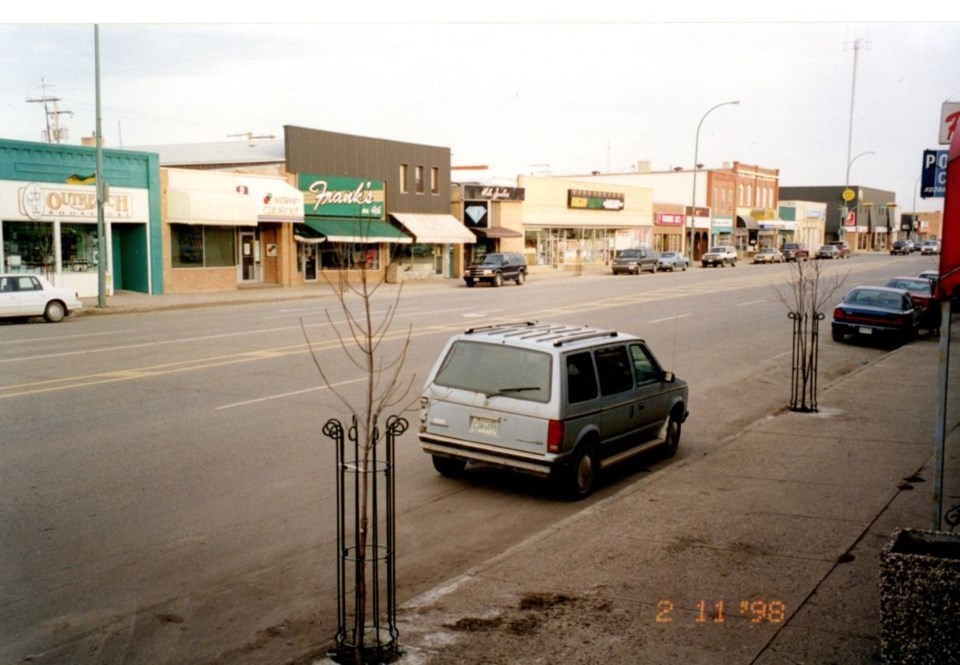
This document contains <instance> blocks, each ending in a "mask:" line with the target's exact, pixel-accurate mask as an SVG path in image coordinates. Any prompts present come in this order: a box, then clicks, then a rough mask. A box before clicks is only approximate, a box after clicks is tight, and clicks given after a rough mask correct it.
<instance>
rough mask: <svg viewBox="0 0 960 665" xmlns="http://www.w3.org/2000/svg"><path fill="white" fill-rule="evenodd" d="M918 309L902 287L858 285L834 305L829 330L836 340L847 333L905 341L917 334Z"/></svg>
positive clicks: (840, 339)
mask: <svg viewBox="0 0 960 665" xmlns="http://www.w3.org/2000/svg"><path fill="white" fill-rule="evenodd" d="M920 313H921V312H920V309H919V308H918V307H917V306H916V305H915V304H914V302H913V298H911V297H910V294H909V293H908V292H907V291H905V290H903V289H892V288H889V287H886V286H858V287H856V288H855V289H853V290H851V291H850V292H849V293H848V294H847V295H846V296H844V298H843V301H842V302H841V303H840V304H839V305H837V306H836V308H834V310H833V322H832V324H831V332H832V334H833V339H834V341H836V342H843V341H845V340H846V338H847V336H848V335H849V336H853V337H867V338H875V339H884V340H885V341H892V342H898V343H906V342H909V341H911V340H912V339H914V338H915V337H916V336H917V331H918V330H919V327H920Z"/></svg>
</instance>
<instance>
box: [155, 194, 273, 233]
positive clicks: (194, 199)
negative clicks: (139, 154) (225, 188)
mask: <svg viewBox="0 0 960 665" xmlns="http://www.w3.org/2000/svg"><path fill="white" fill-rule="evenodd" d="M257 208H258V206H257V201H256V199H254V198H252V197H250V196H244V195H243V194H240V193H239V192H234V193H230V192H211V191H204V190H199V189H193V188H189V187H182V188H181V187H170V188H169V189H168V190H167V222H168V223H170V224H202V225H209V226H256V225H257Z"/></svg>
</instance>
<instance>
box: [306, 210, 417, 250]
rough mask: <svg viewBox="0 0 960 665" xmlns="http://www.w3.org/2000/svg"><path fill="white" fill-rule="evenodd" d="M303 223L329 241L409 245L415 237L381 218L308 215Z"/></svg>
mask: <svg viewBox="0 0 960 665" xmlns="http://www.w3.org/2000/svg"><path fill="white" fill-rule="evenodd" d="M303 223H304V224H305V225H306V226H308V227H309V228H311V229H313V230H314V231H316V232H317V233H319V234H320V235H322V236H323V237H324V238H326V240H327V242H359V243H377V242H392V243H398V244H401V245H409V244H410V243H412V242H413V239H412V238H411V237H410V236H408V235H405V234H404V233H403V231H401V230H400V229H395V228H394V227H392V226H390V225H389V224H387V223H386V222H381V221H380V220H374V219H371V220H367V219H360V220H355V219H349V220H342V219H311V218H310V217H307V218H306V219H304V220H303ZM312 242H319V241H312Z"/></svg>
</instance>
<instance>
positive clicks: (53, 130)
mask: <svg viewBox="0 0 960 665" xmlns="http://www.w3.org/2000/svg"><path fill="white" fill-rule="evenodd" d="M40 89H41V90H42V91H43V96H42V97H40V98H39V99H27V102H29V103H35V104H43V111H44V115H45V116H46V120H47V129H46V131H45V132H44V134H45V136H46V140H47V143H60V142H61V141H65V140H67V136H68V134H69V131H68V130H67V128H66V127H61V126H60V116H61V115H64V114H66V115H71V116H72V115H73V111H61V110H60V107H59V106H58V104H59V102H60V98H59V97H50V96H49V95H47V82H46V81H44V80H43V79H42V78H41V79H40ZM51 104H52V105H53V108H52V109H51V108H50V105H51ZM51 119H52V120H53V127H51V126H50V121H51Z"/></svg>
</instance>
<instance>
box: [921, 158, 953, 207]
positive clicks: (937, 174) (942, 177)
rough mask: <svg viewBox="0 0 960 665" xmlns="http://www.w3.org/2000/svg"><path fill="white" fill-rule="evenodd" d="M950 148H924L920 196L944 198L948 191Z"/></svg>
mask: <svg viewBox="0 0 960 665" xmlns="http://www.w3.org/2000/svg"><path fill="white" fill-rule="evenodd" d="M948 152H949V151H948V150H924V151H923V172H922V174H921V178H920V198H922V199H931V198H941V199H942V198H943V195H944V194H946V191H947V153H948Z"/></svg>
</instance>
